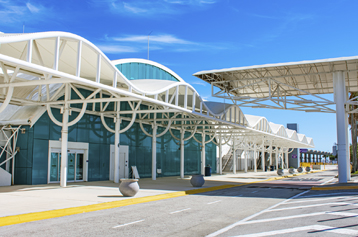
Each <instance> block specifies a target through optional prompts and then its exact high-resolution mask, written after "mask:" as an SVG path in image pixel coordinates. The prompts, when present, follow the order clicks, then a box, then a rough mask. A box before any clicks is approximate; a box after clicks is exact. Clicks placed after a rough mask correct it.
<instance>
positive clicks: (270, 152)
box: [269, 141, 272, 166]
mask: <svg viewBox="0 0 358 237" xmlns="http://www.w3.org/2000/svg"><path fill="white" fill-rule="evenodd" d="M269 154H270V166H271V165H272V141H271V142H270V151H269Z"/></svg>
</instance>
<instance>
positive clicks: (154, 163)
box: [152, 122, 157, 180]
mask: <svg viewBox="0 0 358 237" xmlns="http://www.w3.org/2000/svg"><path fill="white" fill-rule="evenodd" d="M156 179H157V124H156V122H154V124H153V137H152V180H156Z"/></svg>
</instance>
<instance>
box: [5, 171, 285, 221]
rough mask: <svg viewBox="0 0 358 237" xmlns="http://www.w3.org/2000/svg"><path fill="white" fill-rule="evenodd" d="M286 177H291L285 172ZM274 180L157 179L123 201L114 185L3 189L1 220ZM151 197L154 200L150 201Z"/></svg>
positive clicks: (249, 176)
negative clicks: (198, 185) (198, 184)
mask: <svg viewBox="0 0 358 237" xmlns="http://www.w3.org/2000/svg"><path fill="white" fill-rule="evenodd" d="M286 174H288V173H287V172H286ZM274 178H278V176H277V174H276V171H270V172H262V171H258V172H256V173H255V172H248V173H244V172H238V173H237V174H225V175H213V176H210V177H205V184H204V186H203V187H202V188H194V187H192V186H191V184H190V176H188V177H186V178H184V179H181V178H179V177H165V178H157V180H155V181H153V180H152V179H150V178H145V179H140V180H139V186H140V191H139V192H138V193H137V195H136V196H135V197H123V196H122V195H121V193H120V192H119V189H118V186H119V184H115V183H113V182H112V181H98V182H77V183H68V186H67V187H66V188H62V187H60V186H59V184H46V185H15V186H9V187H0V200H1V202H0V203H1V209H0V217H5V216H14V215H21V214H26V213H35V212H44V211H51V210H61V209H66V208H76V207H83V206H88V205H96V204H104V205H106V206H107V208H110V207H108V206H109V205H110V204H108V203H111V202H112V203H114V202H116V203H117V204H116V205H118V201H128V200H131V202H132V203H134V202H137V203H138V202H140V200H142V202H147V201H148V200H149V201H150V200H160V198H161V197H162V198H163V199H164V198H170V197H174V196H175V195H181V196H183V195H186V194H187V193H188V192H190V193H200V192H207V191H210V190H211V189H213V188H214V189H222V188H228V187H231V186H237V185H244V184H248V183H254V182H262V181H267V180H270V179H274ZM190 190H191V191H190ZM183 191H184V192H183ZM180 192H182V193H180ZM166 194H171V195H172V196H170V195H169V196H168V195H166ZM158 195H162V196H158ZM150 197H154V198H151V199H149V198H150ZM140 198H142V199H140ZM143 198H146V199H143ZM127 203H128V202H127ZM107 204H108V205H107ZM126 205H129V204H126ZM77 211H78V210H77Z"/></svg>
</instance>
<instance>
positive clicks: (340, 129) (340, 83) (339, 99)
mask: <svg viewBox="0 0 358 237" xmlns="http://www.w3.org/2000/svg"><path fill="white" fill-rule="evenodd" d="M333 88H334V101H335V103H336V123H337V148H338V181H339V183H347V181H348V177H349V175H350V174H349V173H350V170H349V166H348V162H349V161H348V162H347V159H348V154H347V130H346V128H347V126H346V123H347V119H346V115H345V108H344V104H345V102H346V93H345V89H346V88H345V78H344V74H343V72H334V73H333Z"/></svg>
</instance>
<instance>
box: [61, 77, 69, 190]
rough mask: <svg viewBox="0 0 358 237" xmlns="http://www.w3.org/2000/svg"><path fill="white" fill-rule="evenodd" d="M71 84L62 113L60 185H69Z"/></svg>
mask: <svg viewBox="0 0 358 237" xmlns="http://www.w3.org/2000/svg"><path fill="white" fill-rule="evenodd" d="M69 94H70V91H69V86H68V84H66V86H65V104H64V107H63V114H62V130H61V178H60V185H61V187H66V186H67V159H68V158H67V156H68V155H67V141H68V114H69V111H68V110H69V106H68V104H67V101H68V100H69Z"/></svg>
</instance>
